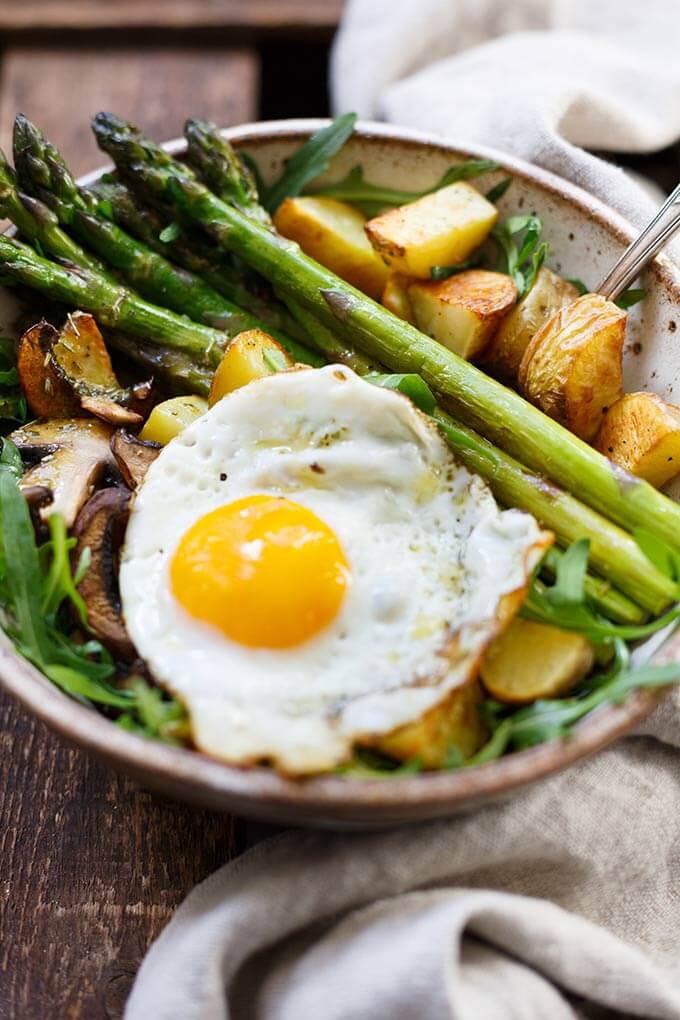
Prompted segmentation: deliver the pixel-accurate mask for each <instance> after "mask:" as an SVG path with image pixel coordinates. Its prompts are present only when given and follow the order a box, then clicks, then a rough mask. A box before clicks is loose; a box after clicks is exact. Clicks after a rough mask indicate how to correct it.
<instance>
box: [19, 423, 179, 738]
mask: <svg viewBox="0 0 680 1020" xmlns="http://www.w3.org/2000/svg"><path fill="white" fill-rule="evenodd" d="M20 475H21V458H20V456H19V452H18V450H17V449H16V447H15V446H14V445H13V444H12V443H11V442H10V441H9V440H7V439H5V440H3V444H2V450H1V451H0V608H1V610H2V626H3V629H4V630H5V631H6V632H7V634H8V635H9V637H10V638H12V640H13V641H14V643H15V645H16V647H17V649H18V650H19V651H20V652H21V654H22V655H24V656H25V657H26V658H27V659H29V660H30V661H31V662H32V663H33V664H34V665H35V666H37V667H38V669H40V670H42V672H43V673H44V674H45V676H47V677H48V678H49V679H50V680H51V681H52V682H53V683H54V684H56V685H57V686H58V687H59V688H60V689H61V690H63V691H64V692H65V693H66V694H69V695H70V696H71V697H73V698H77V699H78V700H81V701H85V702H86V703H92V704H98V705H103V706H106V707H107V708H111V709H123V710H126V717H129V720H130V722H131V724H132V725H133V727H134V729H135V732H138V733H142V734H144V735H146V736H151V737H153V738H154V739H163V740H165V739H168V740H172V741H174V742H178V741H179V740H181V738H182V737H183V736H185V735H186V713H185V711H184V708H183V706H182V705H181V703H180V702H178V701H176V700H175V699H172V698H167V697H165V696H164V695H163V694H162V693H161V692H160V691H157V690H155V689H154V688H151V687H149V685H148V684H146V683H145V682H144V681H140V682H139V683H137V682H134V683H132V684H131V685H130V686H129V687H128V688H121V687H117V686H114V684H113V683H111V682H110V680H111V678H112V677H113V676H114V674H115V666H114V663H113V660H112V659H111V656H110V655H109V653H108V652H107V651H106V649H105V648H103V647H102V645H101V644H100V643H99V642H98V641H95V640H91V639H90V640H85V641H83V642H82V643H80V644H79V643H77V641H74V640H72V639H71V637H70V636H69V635H68V633H67V632H65V631H66V630H68V631H70V630H71V627H72V624H71V620H70V616H69V614H68V613H66V612H65V606H66V604H67V603H68V602H70V603H71V604H72V605H73V607H74V608H75V610H76V612H77V614H78V617H79V619H80V623H81V627H82V629H83V631H84V632H85V633H87V631H88V626H87V613H86V607H85V604H84V602H83V600H82V597H81V596H80V594H79V592H78V591H77V588H76V585H77V583H78V581H79V580H80V579H82V575H83V573H84V571H85V570H87V566H88V559H87V557H84V558H81V561H80V563H79V564H78V567H77V569H76V573H75V575H74V574H73V573H72V571H71V564H70V552H71V550H72V548H73V546H74V544H75V540H74V539H72V538H69V536H68V532H67V530H66V526H65V523H64V520H63V518H62V517H60V516H59V515H58V514H52V515H51V516H50V518H49V529H50V538H49V540H48V541H47V542H45V543H43V545H41V546H40V547H38V546H37V545H36V541H35V534H34V531H33V524H32V522H31V517H30V513H29V511H28V506H27V503H26V500H25V499H24V497H23V495H22V494H21V491H20V489H19V486H18V484H17V483H18V480H19V478H20Z"/></svg>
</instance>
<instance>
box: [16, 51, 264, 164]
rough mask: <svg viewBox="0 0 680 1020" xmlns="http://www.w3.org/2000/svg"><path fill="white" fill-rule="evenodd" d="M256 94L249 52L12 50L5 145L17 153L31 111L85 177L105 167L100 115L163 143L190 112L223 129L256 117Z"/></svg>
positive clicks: (256, 65)
mask: <svg viewBox="0 0 680 1020" xmlns="http://www.w3.org/2000/svg"><path fill="white" fill-rule="evenodd" d="M258 92H259V60H258V57H257V54H256V53H255V52H253V51H252V50H249V49H236V50H219V49H200V50H193V49H183V48H172V47H170V48H169V47H164V48H162V49H155V48H154V49H145V50H142V49H139V48H135V49H131V48H125V49H115V50H100V49H97V48H94V47H92V48H91V47H87V48H71V47H65V48H61V49H42V48H40V47H23V46H22V47H12V48H11V49H10V50H9V51H7V53H6V55H5V58H4V61H3V63H2V66H1V68H0V146H1V147H2V148H3V149H4V150H5V151H9V152H11V131H12V123H13V120H14V117H15V115H16V114H17V113H18V112H22V113H25V114H26V116H27V117H30V118H31V119H32V120H35V122H36V123H37V124H38V125H39V126H40V127H41V128H42V129H43V130H44V131H45V133H46V134H47V135H48V137H49V138H50V139H51V141H53V142H54V144H55V145H56V146H58V148H60V149H61V151H62V152H63V154H64V156H65V158H66V159H67V161H68V162H69V165H70V166H71V168H72V169H73V171H74V172H75V173H77V174H80V173H84V172H85V171H86V170H92V169H93V168H94V167H96V166H99V165H101V164H102V163H104V162H107V160H106V159H105V158H104V157H103V156H102V154H101V153H100V152H99V151H98V149H97V147H96V144H95V142H94V139H93V137H92V135H91V132H90V128H89V120H90V117H91V116H92V114H94V113H96V112H97V111H98V110H105V109H109V110H114V111H115V112H116V113H119V114H120V115H121V116H123V117H128V118H129V119H131V120H134V121H136V122H137V123H139V124H140V126H141V127H142V128H144V130H146V131H148V132H149V133H150V134H151V135H152V136H153V137H155V138H157V139H158V140H163V139H167V138H172V137H174V136H176V135H179V134H181V133H182V125H183V123H184V120H185V119H186V118H187V117H188V116H190V115H192V116H198V117H207V118H209V119H211V120H215V121H217V122H218V123H219V124H220V125H223V126H227V125H229V124H238V123H240V122H243V121H248V120H253V119H254V118H255V117H256V116H257V108H258Z"/></svg>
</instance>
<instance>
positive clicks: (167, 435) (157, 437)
mask: <svg viewBox="0 0 680 1020" xmlns="http://www.w3.org/2000/svg"><path fill="white" fill-rule="evenodd" d="M207 410H208V401H207V400H205V399H204V398H203V397H197V396H195V395H194V394H190V395H189V396H186V397H171V398H170V400H163V401H162V402H161V403H160V404H156V406H155V407H154V409H153V411H152V412H151V414H150V415H149V417H148V418H147V419H146V422H145V423H144V428H143V429H142V431H141V432H140V433H139V438H140V439H142V440H143V441H144V442H148V443H160V445H161V446H166V445H167V444H168V443H169V442H170V440H171V439H174V438H175V436H178V435H179V434H180V432H184V429H185V428H187V426H188V425H191V423H192V422H193V421H196V419H197V418H200V417H201V415H203V414H205V412H206V411H207Z"/></svg>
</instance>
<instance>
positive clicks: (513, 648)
mask: <svg viewBox="0 0 680 1020" xmlns="http://www.w3.org/2000/svg"><path fill="white" fill-rule="evenodd" d="M594 662H595V654H594V651H593V646H592V645H591V643H590V642H589V641H588V639H587V638H585V637H584V636H583V635H582V634H576V633H575V632H574V631H569V630H560V628H559V627H552V626H549V625H548V624H545V623H535V622H534V621H533V620H524V619H521V618H516V619H514V620H513V621H512V623H511V624H510V626H509V627H507V628H506V630H504V631H503V633H502V634H499V636H498V637H497V638H495V639H494V641H492V643H491V644H490V645H489V648H488V649H487V652H486V655H485V656H484V661H483V662H482V668H481V671H480V672H481V678H482V683H483V684H484V686H485V688H486V689H487V691H488V692H489V694H490V695H491V696H492V697H493V698H497V699H498V701H505V702H507V703H508V704H511V705H523V704H527V703H528V702H531V701H536V700H537V699H538V698H556V697H559V696H560V695H561V694H565V693H566V692H567V691H569V690H570V689H571V688H572V687H573V686H574V684H576V683H578V682H579V680H582V679H583V678H584V677H585V676H587V674H588V673H589V672H590V670H591V669H592V668H593V665H594Z"/></svg>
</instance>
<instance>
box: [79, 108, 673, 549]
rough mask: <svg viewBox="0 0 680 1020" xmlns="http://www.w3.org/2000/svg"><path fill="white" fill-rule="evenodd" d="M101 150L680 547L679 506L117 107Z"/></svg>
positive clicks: (496, 431) (585, 487)
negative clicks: (238, 201)
mask: <svg viewBox="0 0 680 1020" xmlns="http://www.w3.org/2000/svg"><path fill="white" fill-rule="evenodd" d="M93 126H94V131H95V134H96V136H97V140H98V142H99V144H100V146H101V148H102V149H104V150H105V151H106V152H108V153H109V154H110V155H111V156H112V157H113V159H114V160H115V162H116V165H117V167H118V169H119V171H120V172H121V173H122V174H123V175H124V176H125V177H126V179H128V180H129V181H130V183H131V184H132V185H133V187H135V188H136V189H138V191H139V192H141V193H143V194H145V195H147V196H149V197H150V198H151V200H152V201H154V202H160V203H161V204H163V205H164V206H165V207H166V208H168V207H169V208H171V209H173V211H174V214H175V215H176V216H178V217H179V218H180V219H182V220H183V221H185V222H187V223H190V224H192V225H194V226H196V225H199V226H201V227H202V228H203V229H204V230H205V232H206V233H207V234H208V235H209V236H210V237H212V238H213V240H214V241H215V242H216V244H217V245H218V247H219V248H220V249H221V250H223V251H231V252H234V253H236V254H238V255H239V256H240V257H241V258H243V260H244V261H245V262H247V263H248V264H250V265H252V266H253V267H254V268H255V269H257V270H258V271H259V272H261V273H262V275H263V276H265V277H266V278H267V279H269V280H270V281H271V282H272V284H273V285H274V287H275V289H277V291H279V292H280V293H285V294H287V295H290V296H291V297H293V298H294V299H295V300H296V301H297V302H298V303H299V304H301V305H303V306H304V307H306V308H308V309H309V310H310V311H312V312H313V313H314V315H315V316H317V317H318V318H319V319H320V320H321V321H323V322H325V323H326V324H327V325H328V326H329V327H330V328H331V329H333V328H335V329H338V330H340V331H341V332H343V334H344V335H346V336H349V337H350V338H351V342H352V344H354V345H356V346H357V347H358V348H359V349H360V350H361V351H362V352H363V353H364V354H365V355H367V356H368V357H369V358H375V359H376V360H378V361H380V362H382V363H383V364H386V365H387V366H388V367H389V368H390V369H391V370H392V371H395V372H419V373H420V374H421V375H422V376H423V378H424V379H425V381H426V382H427V383H428V384H429V385H430V386H432V388H433V389H435V390H437V391H439V392H440V393H442V394H444V396H445V397H447V398H448V400H449V401H450V402H451V407H452V409H453V410H454V412H455V413H456V414H458V415H459V416H460V417H461V418H462V419H463V420H465V421H466V422H468V423H469V424H470V425H472V426H473V427H475V428H478V429H480V430H482V431H483V432H484V433H485V434H487V435H488V436H489V437H490V438H492V439H494V440H496V441H497V442H498V443H499V444H500V445H501V446H503V448H505V449H506V450H507V451H508V452H509V453H511V454H513V455H515V456H517V457H518V458H521V460H522V462H523V463H524V464H526V465H527V466H528V467H531V468H533V469H534V470H536V471H540V472H544V473H545V474H546V475H548V476H549V477H550V478H552V479H553V480H554V481H555V482H557V483H558V484H560V485H562V486H564V487H565V488H566V489H568V490H569V491H571V492H573V493H578V494H579V497H580V498H581V499H583V500H584V501H585V502H587V503H588V504H589V505H590V506H591V507H593V508H595V509H597V510H599V511H601V512H602V513H603V514H606V515H607V516H608V517H610V518H611V519H612V520H614V521H616V522H617V523H619V524H621V525H622V526H623V527H625V528H629V529H634V528H637V527H644V528H646V529H647V530H648V531H651V532H653V533H654V534H655V535H657V536H658V537H660V538H662V539H663V540H664V541H665V542H667V543H668V545H670V546H671V547H672V548H674V549H680V507H678V506H677V505H675V504H674V503H673V502H671V500H669V499H667V498H666V497H665V496H664V495H663V494H662V493H660V492H657V491H656V490H655V489H654V488H652V486H651V485H649V484H648V483H646V482H644V481H642V480H641V479H637V478H635V477H634V476H632V475H628V474H627V473H625V472H622V471H621V470H620V469H617V468H615V467H614V466H613V465H612V464H611V462H610V461H608V460H607V459H606V458H605V457H603V456H602V455H601V454H599V453H597V452H596V451H595V450H593V449H592V448H591V447H589V446H587V445H586V444H585V443H584V442H582V441H581V440H579V439H577V438H576V436H574V435H572V434H571V433H570V432H568V431H567V430H566V429H564V428H563V427H562V426H561V425H558V424H557V423H556V422H555V421H553V420H552V419H550V418H548V417H546V416H545V415H544V414H543V413H542V412H541V411H539V410H538V409H537V408H535V407H534V406H533V405H531V404H529V403H528V402H527V401H525V400H524V399H523V398H522V397H520V396H519V395H518V394H516V393H514V392H513V391H512V390H509V389H508V388H507V387H505V386H503V385H502V384H500V383H498V382H496V380H494V379H492V378H490V377H489V376H487V375H486V374H485V373H484V372H482V371H481V370H480V369H478V368H477V367H476V366H474V365H472V364H470V363H469V362H466V361H463V360H462V359H461V358H459V357H458V356H457V355H456V354H454V353H453V352H452V351H449V350H448V349H447V348H445V347H443V346H441V345H440V344H438V343H436V342H435V341H433V340H431V339H430V338H429V337H427V336H425V335H424V334H422V333H420V332H419V331H418V330H417V329H415V328H414V327H413V326H411V325H409V324H408V323H406V322H404V321H403V320H401V319H397V318H396V317H395V316H393V315H392V314H391V313H390V312H388V311H387V310H386V309H384V308H382V307H381V306H380V305H378V304H376V303H375V302H374V301H372V300H371V299H370V298H368V297H366V295H365V294H362V293H361V292H360V291H358V290H356V289H355V288H354V287H351V286H350V285H349V284H347V283H345V281H344V280H341V279H340V278H339V277H337V276H336V275H335V274H334V273H331V272H330V271H329V270H327V269H325V268H324V267H323V266H320V265H319V264H318V263H316V262H314V261H313V260H312V259H310V258H308V257H307V256H306V255H304V254H303V253H302V252H301V251H300V249H299V247H298V246H297V245H292V244H291V243H290V242H288V241H284V240H283V239H282V238H280V237H277V236H276V234H274V233H272V232H271V231H269V230H267V229H266V228H265V227H263V226H261V225H260V224H258V223H256V222H255V221H254V220H253V219H252V218H251V217H248V216H244V215H243V214H242V213H241V212H239V211H238V210H237V209H235V208H233V207H232V206H230V205H228V204H227V203H225V202H223V201H222V200H221V199H219V198H217V197H216V196H215V195H213V194H212V193H211V192H210V191H209V190H208V189H207V188H206V187H205V186H204V185H203V184H201V182H200V181H198V180H196V179H195V177H194V176H193V174H187V173H186V170H185V168H183V167H182V165H181V164H179V163H177V162H176V161H173V160H172V159H171V157H170V156H168V154H167V153H165V152H164V151H163V150H162V149H159V147H158V146H155V145H154V144H153V143H152V142H150V141H149V140H148V139H146V138H144V136H142V135H141V134H140V133H139V132H138V131H137V130H136V129H135V128H133V127H131V126H130V125H128V124H127V123H126V122H125V121H123V120H121V119H119V118H117V117H114V116H113V115H111V114H105V113H101V114H98V115H97V116H96V117H95V119H94V122H93Z"/></svg>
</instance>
